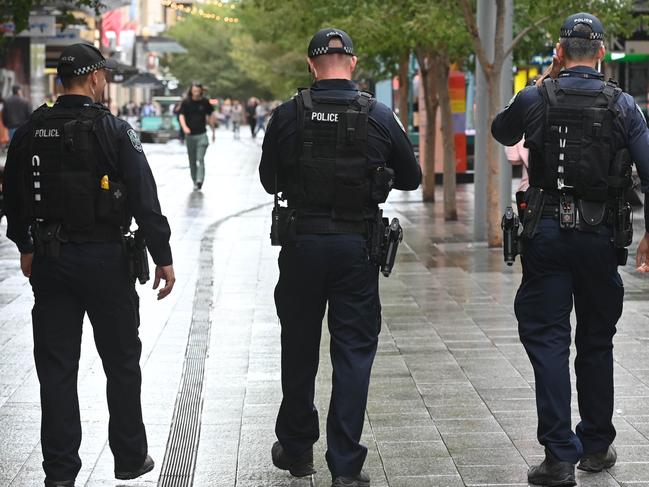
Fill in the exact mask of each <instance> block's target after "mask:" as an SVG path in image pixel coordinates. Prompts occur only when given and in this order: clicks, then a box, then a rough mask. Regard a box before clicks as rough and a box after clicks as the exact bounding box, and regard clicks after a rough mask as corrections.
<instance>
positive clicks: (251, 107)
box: [246, 96, 259, 139]
mask: <svg viewBox="0 0 649 487" xmlns="http://www.w3.org/2000/svg"><path fill="white" fill-rule="evenodd" d="M258 104H259V100H257V98H255V97H254V96H253V97H251V98H249V99H248V103H247V104H246V118H247V120H248V125H249V126H250V136H251V137H252V138H253V139H254V138H255V137H257V105H258Z"/></svg>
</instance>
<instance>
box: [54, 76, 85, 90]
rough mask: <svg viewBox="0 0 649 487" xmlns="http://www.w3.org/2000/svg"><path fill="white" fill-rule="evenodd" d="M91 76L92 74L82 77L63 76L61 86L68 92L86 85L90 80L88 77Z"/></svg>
mask: <svg viewBox="0 0 649 487" xmlns="http://www.w3.org/2000/svg"><path fill="white" fill-rule="evenodd" d="M90 74H91V73H88V74H83V75H81V76H61V77H60V79H61V84H62V85H63V88H65V89H66V90H69V89H71V88H74V87H75V86H82V85H84V84H85V83H86V80H87V79H88V76H90Z"/></svg>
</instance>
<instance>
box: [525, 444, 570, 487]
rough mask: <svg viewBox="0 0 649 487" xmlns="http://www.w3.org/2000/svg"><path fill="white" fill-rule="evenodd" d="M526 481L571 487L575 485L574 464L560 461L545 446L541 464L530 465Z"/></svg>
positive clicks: (558, 486)
mask: <svg viewBox="0 0 649 487" xmlns="http://www.w3.org/2000/svg"><path fill="white" fill-rule="evenodd" d="M527 481H528V482H529V483H530V484H536V485H547V486H550V487H571V486H573V485H577V482H575V466H574V465H573V464H572V463H570V462H562V461H561V460H559V459H558V458H557V457H555V456H554V455H553V454H552V452H551V451H550V450H548V449H547V448H546V449H545V460H543V463H541V465H537V466H534V467H530V469H529V470H528V471H527Z"/></svg>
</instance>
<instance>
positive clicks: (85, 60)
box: [56, 43, 117, 78]
mask: <svg viewBox="0 0 649 487" xmlns="http://www.w3.org/2000/svg"><path fill="white" fill-rule="evenodd" d="M116 67H117V62H116V61H115V60H114V59H106V58H105V57H104V56H103V55H102V54H101V52H99V49H97V48H96V47H95V46H92V45H90V44H85V43H77V44H71V45H69V46H67V47H66V48H65V49H63V51H62V52H61V56H59V62H58V64H57V66H56V71H57V73H58V75H59V76H61V77H63V78H72V77H74V76H83V75H84V74H88V73H91V72H93V71H96V70H98V69H115V68H116Z"/></svg>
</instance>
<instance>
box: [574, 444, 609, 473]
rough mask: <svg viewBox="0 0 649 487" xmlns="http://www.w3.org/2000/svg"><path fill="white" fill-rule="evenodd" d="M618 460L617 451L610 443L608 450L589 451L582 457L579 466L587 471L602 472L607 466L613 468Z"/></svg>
mask: <svg viewBox="0 0 649 487" xmlns="http://www.w3.org/2000/svg"><path fill="white" fill-rule="evenodd" d="M616 460H617V452H616V451H615V448H614V447H613V445H610V446H609V447H608V448H607V449H606V450H604V451H601V452H597V453H589V454H588V455H584V456H583V457H581V461H580V462H579V465H577V468H578V469H579V470H585V471H586V472H601V471H602V470H605V469H607V468H611V467H612V466H613V465H615V461H616Z"/></svg>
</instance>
